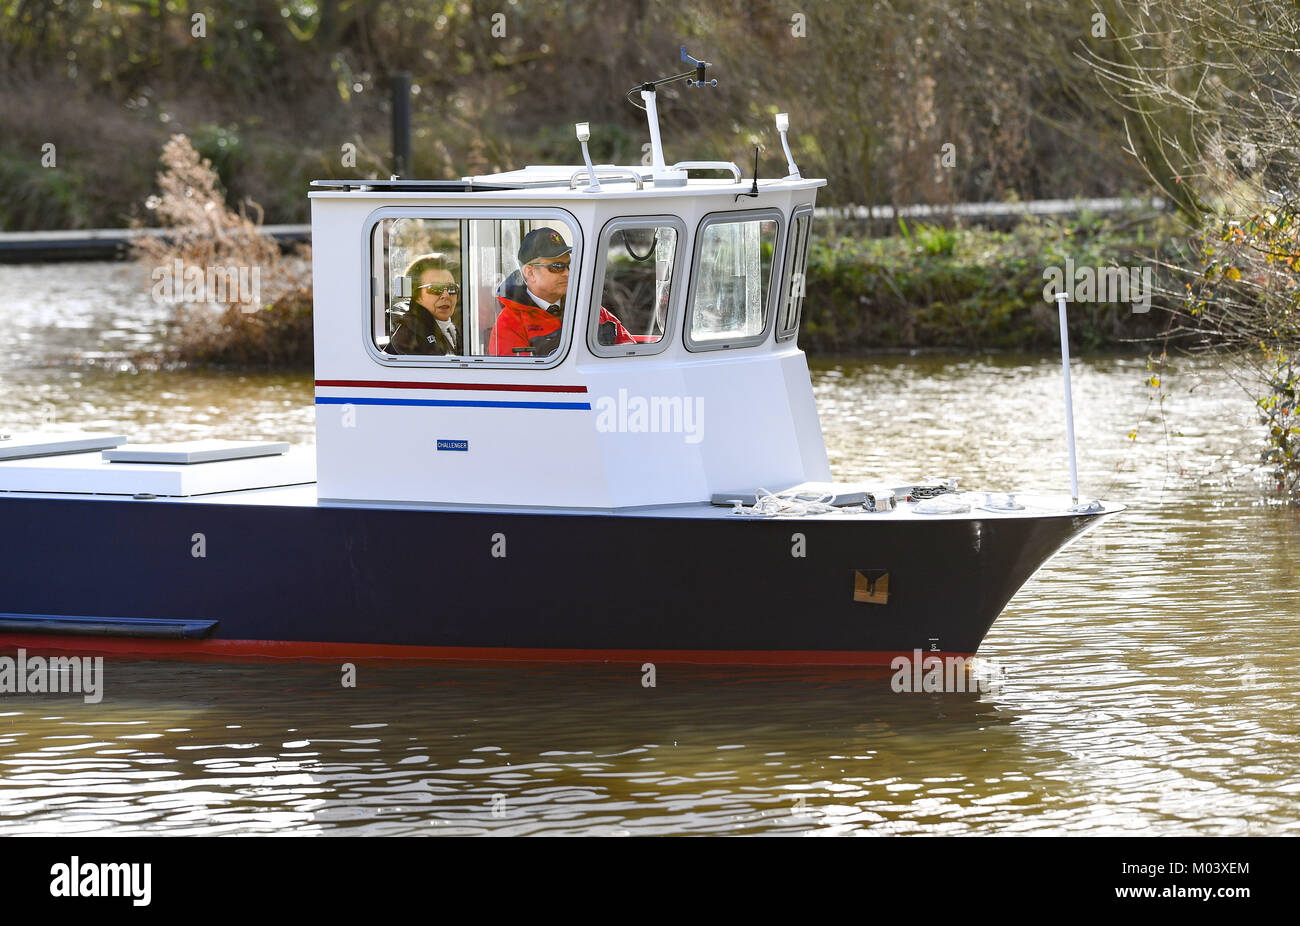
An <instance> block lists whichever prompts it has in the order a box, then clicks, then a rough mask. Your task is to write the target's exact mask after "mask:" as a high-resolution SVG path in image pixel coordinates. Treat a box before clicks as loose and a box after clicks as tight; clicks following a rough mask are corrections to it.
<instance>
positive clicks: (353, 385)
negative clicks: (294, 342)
mask: <svg viewBox="0 0 1300 926" xmlns="http://www.w3.org/2000/svg"><path fill="white" fill-rule="evenodd" d="M316 385H317V386H341V387H343V388H347V389H455V390H463V391H465V392H586V391H587V387H586V386H548V385H546V384H544V383H512V384H506V383H402V382H384V381H382V380H377V379H318V380H316Z"/></svg>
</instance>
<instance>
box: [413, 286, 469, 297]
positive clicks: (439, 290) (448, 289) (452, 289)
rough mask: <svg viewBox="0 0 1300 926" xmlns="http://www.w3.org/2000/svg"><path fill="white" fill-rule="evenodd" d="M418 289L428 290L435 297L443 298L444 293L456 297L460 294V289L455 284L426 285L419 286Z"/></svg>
mask: <svg viewBox="0 0 1300 926" xmlns="http://www.w3.org/2000/svg"><path fill="white" fill-rule="evenodd" d="M416 289H427V290H428V291H429V292H431V293H433V294H434V295H435V296H441V295H442V294H443V293H450V294H451V295H453V296H455V295H458V294H459V293H460V287H459V286H457V285H456V284H455V283H425V284H424V285H423V286H417V287H416Z"/></svg>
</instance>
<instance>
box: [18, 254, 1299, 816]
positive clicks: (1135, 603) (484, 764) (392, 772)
mask: <svg viewBox="0 0 1300 926" xmlns="http://www.w3.org/2000/svg"><path fill="white" fill-rule="evenodd" d="M138 273H139V272H138V271H137V270H135V268H131V267H127V266H125V265H114V264H73V265H59V266H41V267H5V266H0V307H2V309H3V313H4V314H3V317H4V318H5V320H6V324H5V326H4V328H3V330H2V331H0V424H3V425H4V426H6V427H8V428H10V429H17V428H23V427H29V426H36V425H39V424H41V422H42V421H49V420H51V419H52V420H53V421H54V422H55V424H56V426H59V425H67V426H72V425H79V426H84V427H94V428H104V429H117V428H121V429H124V433H127V434H129V435H130V436H131V437H132V439H135V440H166V439H183V438H195V437H226V438H266V439H269V438H284V439H288V440H291V441H293V442H295V443H310V442H311V439H312V406H311V403H312V388H311V382H310V379H309V377H307V376H278V375H277V376H250V375H219V374H200V373H193V372H180V373H159V372H140V371H139V370H138V369H137V367H136V366H135V365H133V364H132V363H130V362H129V361H128V360H127V359H126V355H127V354H129V353H131V352H133V351H139V350H147V349H148V348H150V347H151V346H156V345H157V344H158V343H159V339H160V337H161V336H162V335H161V332H162V329H163V326H164V324H165V322H166V320H167V318H168V316H169V311H168V310H166V307H159V306H156V305H154V304H153V303H152V302H150V301H149V300H148V299H147V286H142V285H141V280H140V278H139V276H138ZM88 293H93V294H94V296H93V299H92V298H91V297H90V296H89V295H87V294H88ZM1149 375H1150V374H1149V372H1148V371H1147V370H1146V363H1145V360H1144V359H1141V358H1092V357H1084V358H1081V359H1079V360H1078V361H1076V364H1075V367H1074V371H1073V380H1074V395H1075V410H1076V423H1077V430H1078V434H1079V447H1080V480H1081V485H1082V486H1083V489H1084V491H1085V494H1091V495H1102V496H1104V497H1106V498H1109V499H1113V500H1117V501H1121V502H1124V503H1125V504H1127V505H1129V510H1128V511H1127V512H1126V513H1125V514H1123V515H1121V516H1120V517H1118V518H1115V519H1112V520H1111V521H1109V522H1107V524H1105V525H1104V526H1103V527H1102V528H1101V529H1100V530H1098V531H1096V532H1094V533H1093V534H1090V535H1088V536H1087V537H1085V538H1084V539H1083V540H1082V541H1080V542H1079V543H1077V544H1075V545H1074V546H1072V547H1069V548H1067V549H1066V550H1065V551H1063V552H1062V553H1061V554H1059V555H1058V556H1057V557H1056V558H1054V559H1053V560H1052V561H1051V562H1049V563H1048V565H1047V566H1046V567H1045V568H1044V569H1042V570H1041V571H1040V572H1039V573H1038V574H1037V575H1036V576H1035V577H1034V578H1033V579H1031V580H1030V582H1029V583H1028V584H1027V585H1026V586H1025V587H1024V589H1023V590H1022V591H1021V592H1020V593H1019V594H1018V595H1017V596H1016V597H1015V598H1014V599H1013V600H1012V602H1011V604H1010V605H1009V606H1008V608H1007V610H1006V612H1005V613H1004V614H1003V615H1002V616H1001V617H1000V618H999V619H998V621H997V623H996V624H995V625H994V627H993V630H992V632H991V633H990V634H989V636H988V638H987V640H986V642H985V644H984V646H983V647H982V648H981V656H982V657H983V662H982V665H981V666H980V667H979V669H978V670H976V672H975V673H974V675H973V676H972V678H974V679H976V680H978V681H982V682H983V683H985V685H986V687H987V688H988V689H989V690H987V691H983V692H979V693H956V694H896V693H894V692H893V691H892V690H891V687H890V684H889V680H890V673H889V672H888V671H866V670H854V671H848V670H835V671H820V672H811V673H800V672H773V671H768V670H740V669H730V670H727V671H710V670H703V669H698V668H696V669H674V668H672V667H667V666H660V667H659V668H658V672H657V678H656V685H655V687H653V688H647V687H644V686H643V684H642V674H641V672H640V669H639V667H634V666H627V667H601V666H586V667H563V668H552V667H537V666H522V667H521V666H504V667H503V666H453V665H423V666H391V665H383V664H362V665H360V666H358V667H357V676H356V687H354V688H347V687H344V686H343V685H342V684H341V680H342V678H341V674H340V668H339V666H337V665H332V664H305V665H304V664H297V663H283V664H282V663H217V662H209V663H199V664H193V663H180V662H149V661H142V662H129V661H123V660H112V659H110V660H108V661H107V662H106V665H105V676H106V678H105V694H104V698H103V700H102V702H100V703H99V704H87V703H84V702H83V701H82V700H81V699H80V698H79V697H77V696H75V695H30V694H28V695H7V696H0V833H19V832H21V833H96V834H120V833H164V832H175V833H208V834H211V833H270V832H288V833H335V834H357V833H520V834H523V833H584V834H614V833H685V832H712V833H733V832H745V833H798V834H808V835H827V834H836V833H863V834H884V833H928V834H939V833H981V834H992V833H1002V834H1008V833H1010V834H1014V833H1036V834H1058V833H1088V834H1116V833H1140V834H1144V835H1145V834H1153V835H1178V834H1193V833H1195V834H1205V835H1238V834H1281V833H1288V832H1292V833H1293V832H1296V831H1298V830H1300V822H1297V817H1298V814H1297V809H1298V808H1300V758H1298V757H1300V719H1297V718H1300V710H1298V707H1300V705H1298V704H1297V701H1298V700H1300V699H1298V698H1297V695H1296V684H1295V680H1294V673H1295V671H1296V670H1295V667H1296V665H1297V664H1298V662H1300V659H1298V658H1297V657H1300V591H1298V589H1300V583H1298V582H1297V565H1296V563H1297V558H1296V553H1297V546H1300V524H1298V523H1297V519H1296V516H1295V514H1294V513H1292V512H1289V511H1287V510H1285V509H1279V508H1276V507H1273V506H1270V505H1268V504H1266V503H1265V502H1264V501H1263V494H1262V490H1261V487H1260V483H1259V482H1258V480H1257V476H1258V467H1257V465H1256V464H1257V459H1258V444H1257V442H1258V439H1259V431H1258V425H1257V424H1256V423H1255V421H1254V420H1253V418H1252V416H1251V403H1250V401H1249V400H1248V398H1247V397H1246V396H1245V395H1244V394H1243V393H1241V392H1240V391H1239V390H1238V389H1237V388H1236V387H1235V386H1233V385H1232V384H1231V383H1230V382H1227V381H1226V380H1224V379H1223V378H1221V377H1218V376H1216V375H1215V373H1214V371H1213V369H1212V368H1210V367H1209V366H1208V365H1205V364H1191V363H1183V364H1181V366H1180V368H1179V369H1177V370H1175V371H1174V372H1173V373H1172V375H1170V374H1169V373H1166V375H1165V387H1166V389H1167V391H1168V397H1167V398H1166V399H1165V400H1164V402H1163V403H1161V402H1160V401H1159V400H1158V399H1157V398H1155V390H1153V389H1152V388H1151V387H1150V386H1148V385H1146V384H1145V380H1146V379H1147V377H1148V376H1149ZM814 385H815V389H816V392H817V398H818V404H819V408H820V410H821V418H822V425H823V428H824V430H825V432H826V439H827V445H828V450H829V453H830V457H831V464H832V468H833V470H834V472H835V474H836V475H837V476H838V477H841V478H846V479H851V478H861V477H868V476H880V475H884V474H899V475H907V476H923V475H930V474H936V475H950V476H955V477H958V478H959V479H960V480H961V485H962V486H963V487H968V488H981V489H989V490H995V491H1044V490H1046V491H1053V492H1060V491H1064V490H1065V489H1066V487H1067V486H1068V476H1067V467H1066V458H1065V450H1064V426H1063V414H1062V392H1061V385H1060V369H1059V362H1054V361H1053V360H1052V359H1051V358H1036V357H899V358H882V359H876V360H870V361H865V362H864V361H855V362H843V363H838V362H834V361H820V362H817V363H816V364H815V370H814ZM1162 408H1163V413H1162V412H1161V409H1162ZM1134 430H1136V431H1137V436H1136V439H1130V438H1129V436H1128V435H1129V433H1130V432H1132V431H1134ZM943 571H944V564H943V563H942V562H935V563H934V573H935V581H942V580H943ZM683 606H684V607H688V606H689V603H686V602H684V603H683Z"/></svg>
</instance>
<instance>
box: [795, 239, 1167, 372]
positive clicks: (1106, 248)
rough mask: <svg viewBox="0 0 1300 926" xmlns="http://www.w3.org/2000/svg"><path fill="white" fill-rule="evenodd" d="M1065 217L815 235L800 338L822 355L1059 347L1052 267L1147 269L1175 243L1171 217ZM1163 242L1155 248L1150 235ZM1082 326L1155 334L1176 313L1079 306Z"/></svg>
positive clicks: (1102, 341)
mask: <svg viewBox="0 0 1300 926" xmlns="http://www.w3.org/2000/svg"><path fill="white" fill-rule="evenodd" d="M1133 224H1134V223H1133V222H1132V221H1131V220H1129V221H1124V220H1118V219H1117V220H1101V219H1097V218H1095V217H1092V216H1086V215H1085V216H1081V217H1080V218H1079V219H1077V220H1075V221H1073V222H1070V223H1065V224H1053V223H1047V222H1042V221H1036V220H1026V221H1025V222H1022V223H1021V224H1020V225H1018V226H1017V227H1016V228H1015V229H1014V230H1012V231H1009V232H1004V231H989V230H985V229H962V228H944V227H941V226H936V225H924V224H921V225H915V226H912V227H910V228H909V227H908V226H907V225H906V224H905V223H901V222H900V230H901V234H900V235H897V236H893V237H889V238H851V237H845V236H833V237H831V238H830V239H829V240H820V241H819V240H818V239H817V238H816V233H815V232H814V241H813V245H812V248H811V249H810V252H809V256H808V273H807V296H806V298H805V300H804V310H803V328H802V332H801V336H800V343H801V344H802V345H803V346H804V348H805V349H807V350H808V351H810V352H815V353H850V354H851V353H862V352H869V351H881V350H894V349H907V348H943V349H954V350H986V349H1006V350H1050V349H1053V348H1054V347H1055V346H1056V345H1057V344H1058V340H1059V333H1058V328H1057V323H1056V311H1055V308H1054V306H1053V305H1052V304H1051V303H1049V302H1047V301H1046V300H1045V299H1044V298H1043V290H1044V287H1045V286H1046V285H1047V282H1046V280H1045V278H1044V271H1045V269H1046V268H1048V267H1052V266H1059V267H1063V266H1064V265H1065V261H1066V259H1067V258H1070V259H1072V260H1073V261H1074V264H1075V266H1077V267H1107V266H1111V265H1115V264H1118V265H1120V266H1141V265H1143V264H1144V263H1146V262H1147V261H1148V260H1150V259H1151V258H1153V257H1156V256H1158V255H1159V254H1160V253H1161V251H1162V249H1170V248H1172V247H1173V246H1174V241H1175V236H1174V231H1173V227H1172V224H1171V223H1170V222H1169V221H1168V220H1165V219H1153V220H1143V221H1139V222H1138V223H1137V224H1138V227H1137V230H1136V231H1132V230H1129V229H1130V227H1131V226H1132V225H1133ZM1148 239H1150V240H1152V241H1156V242H1159V243H1160V246H1159V247H1156V246H1153V245H1152V244H1150V243H1149V240H1148ZM1069 318H1070V326H1071V333H1072V335H1073V336H1075V337H1077V338H1078V339H1079V340H1080V341H1081V342H1082V344H1083V346H1084V347H1085V348H1093V349H1095V348H1101V347H1119V346H1122V345H1124V344H1125V343H1127V342H1130V341H1133V340H1141V339H1146V338H1152V337H1154V336H1155V335H1156V334H1157V333H1159V332H1160V331H1161V330H1163V327H1164V324H1165V322H1166V321H1167V318H1168V316H1167V313H1166V312H1165V311H1164V310H1163V307H1162V305H1161V302H1160V300H1159V298H1158V296H1157V298H1156V299H1155V300H1154V301H1153V306H1152V311H1151V312H1150V313H1147V314H1134V313H1133V312H1132V311H1131V307H1130V306H1128V305H1126V304H1108V303H1072V304H1071V306H1070V312H1069Z"/></svg>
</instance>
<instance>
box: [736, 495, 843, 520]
mask: <svg viewBox="0 0 1300 926" xmlns="http://www.w3.org/2000/svg"><path fill="white" fill-rule="evenodd" d="M834 500H835V496H834V495H830V494H828V495H819V496H817V497H816V498H811V497H803V496H801V495H799V494H798V493H792V492H781V493H777V492H771V491H769V490H767V489H763V488H760V489H758V491H756V492H755V493H754V504H752V505H746V504H745V503H744V502H743V501H741V500H740V499H737V500H736V501H735V502H734V503H733V504H734V507H733V508H732V509H731V513H732V514H735V515H740V516H741V517H747V518H775V517H781V516H786V517H803V516H805V515H814V514H831V513H832V512H836V511H843V510H844V509H843V508H837V507H835V506H834V505H832V504H831V502H833V501H834ZM858 510H861V507H860V506H859V509H858Z"/></svg>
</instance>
